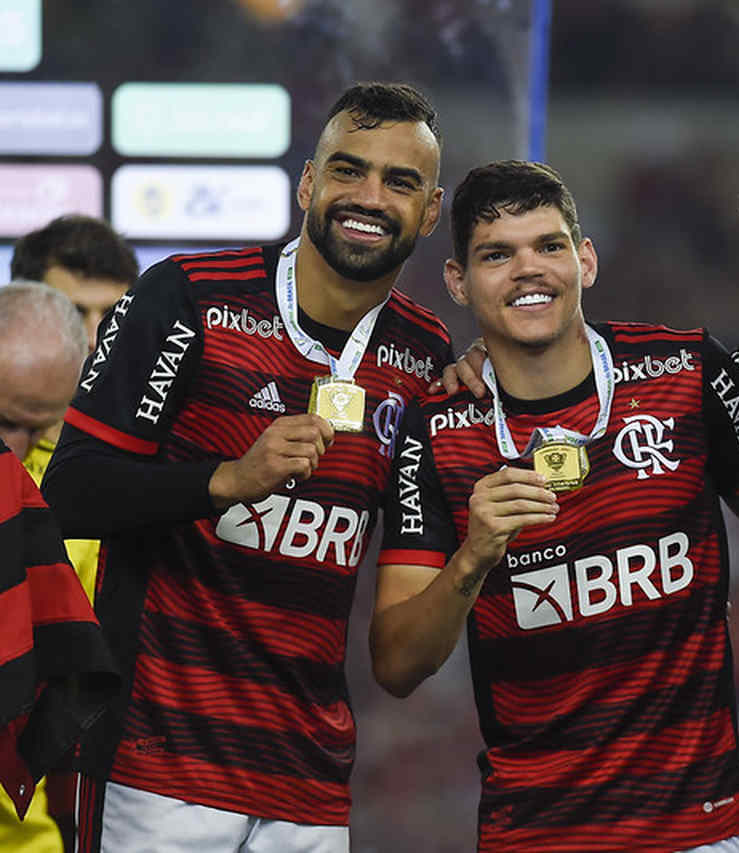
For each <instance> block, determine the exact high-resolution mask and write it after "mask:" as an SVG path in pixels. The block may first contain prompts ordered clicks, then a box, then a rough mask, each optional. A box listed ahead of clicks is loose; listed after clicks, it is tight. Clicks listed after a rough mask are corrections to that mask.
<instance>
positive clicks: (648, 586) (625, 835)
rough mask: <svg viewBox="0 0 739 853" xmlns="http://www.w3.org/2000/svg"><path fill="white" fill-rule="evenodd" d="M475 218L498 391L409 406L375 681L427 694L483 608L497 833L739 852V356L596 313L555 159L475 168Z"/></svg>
mask: <svg viewBox="0 0 739 853" xmlns="http://www.w3.org/2000/svg"><path fill="white" fill-rule="evenodd" d="M452 233H453V238H454V258H453V259H450V260H449V261H447V263H446V267H445V279H446V283H447V287H448V289H449V291H450V293H451V295H452V297H453V298H454V299H455V300H456V301H457V302H459V303H462V304H465V305H468V306H470V307H471V309H472V311H473V312H474V315H475V317H476V319H477V321H478V323H479V325H480V329H481V332H482V335H483V338H484V340H485V344H486V347H487V351H488V359H487V361H486V362H485V365H484V370H483V379H484V381H485V385H486V387H487V398H486V399H483V400H477V399H476V398H475V397H474V396H473V395H472V394H471V393H470V392H469V391H468V390H466V389H462V390H461V391H459V392H458V393H457V394H455V395H454V396H446V397H444V396H441V397H439V396H437V397H435V398H426V399H425V400H424V401H422V402H420V403H419V404H417V405H416V404H413V405H412V406H411V407H409V410H408V411H407V413H406V417H405V420H404V427H403V429H402V431H401V434H400V437H399V439H398V449H397V453H396V461H395V463H394V465H395V469H394V475H395V483H394V490H395V494H394V496H393V497H391V499H390V501H389V507H388V509H387V511H386V514H385V541H384V544H383V550H382V552H381V555H380V563H381V565H380V569H379V574H378V582H377V595H376V606H375V613H374V616H373V623H372V628H371V643H372V652H373V664H374V668H375V674H376V677H377V678H378V680H379V682H380V683H381V684H382V685H384V686H385V687H386V688H387V689H388V690H389V691H390V692H391V693H393V694H396V695H399V696H405V695H407V694H409V693H410V692H411V691H413V690H414V689H415V687H416V686H417V685H418V684H419V683H421V682H422V681H423V680H424V679H425V678H427V677H428V676H430V675H431V674H432V673H433V672H435V671H436V670H437V669H438V668H439V667H440V666H441V664H442V663H443V662H444V660H445V659H446V658H447V656H448V655H449V653H450V651H451V650H452V649H453V647H454V646H455V644H456V643H457V640H458V638H459V635H460V633H461V631H462V628H463V626H464V625H465V623H466V624H467V630H468V636H469V643H470V660H471V669H472V677H473V682H474V688H475V698H476V703H477V708H478V713H479V717H480V725H481V730H482V734H483V737H484V740H485V751H484V752H483V753H481V755H480V757H479V766H480V769H481V772H482V797H481V801H480V807H479V847H478V849H479V850H480V851H486V853H487V851H493V850H495V851H516V853H521V851H526V853H535V851H542V852H543V851H547V853H549V851H552V850H557V851H562V853H565V851H568V853H574V852H575V851H577V853H593V851H616V850H620V851H631V852H632V853H633V851H660V852H661V853H673V851H687V850H693V851H696V850H699V851H701V853H707V851H716V853H718V851H726V853H728V851H737V850H739V798H738V797H737V791H738V788H739V767H738V765H737V730H736V712H735V694H734V685H733V683H732V662H731V650H730V647H729V636H728V632H727V624H726V607H727V604H726V602H727V596H728V575H729V567H728V565H727V545H726V535H725V530H724V526H723V521H722V516H721V513H720V509H719V498H720V497H722V498H724V499H725V500H726V501H727V502H728V504H729V505H730V506H731V507H732V509H733V510H734V511H735V512H737V510H739V442H738V441H737V435H738V434H739V369H737V363H736V362H737V360H739V357H738V356H737V355H736V354H735V355H734V356H733V360H732V357H730V356H729V355H728V353H727V352H726V351H725V350H724V348H723V347H722V346H721V345H720V344H719V343H717V342H716V341H715V340H714V339H713V338H711V337H710V335H709V334H708V332H707V331H706V330H705V329H700V328H699V329H692V330H689V331H676V330H674V329H670V328H667V327H665V326H657V325H647V324H642V323H625V322H609V323H602V324H597V325H589V324H587V323H586V322H585V320H584V316H583V311H582V306H581V294H582V289H583V288H587V287H591V286H592V285H593V283H594V282H595V277H596V271H597V257H596V252H595V249H594V247H593V244H592V242H591V241H590V240H589V239H588V238H583V237H582V236H581V233H580V227H579V225H578V221H577V213H576V208H575V204H574V201H573V199H572V196H571V195H570V193H569V191H568V190H567V188H566V187H565V186H564V184H563V183H562V181H561V179H560V177H559V175H558V174H557V173H556V172H555V171H554V170H553V169H551V168H550V167H548V166H545V165H542V164H536V163H526V162H520V161H505V162H499V163H493V164H491V165H488V166H485V167H482V168H479V169H474V170H473V171H472V172H470V174H469V175H468V176H467V178H466V179H465V181H464V182H463V183H462V184H461V185H460V187H459V188H458V189H457V191H456V193H455V197H454V201H453V205H452Z"/></svg>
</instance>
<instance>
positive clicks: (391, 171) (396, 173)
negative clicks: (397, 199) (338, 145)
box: [326, 151, 423, 186]
mask: <svg viewBox="0 0 739 853" xmlns="http://www.w3.org/2000/svg"><path fill="white" fill-rule="evenodd" d="M326 162H327V163H336V162H343V163H351V164H352V166H357V167H359V168H360V169H369V168H370V167H371V166H372V164H371V163H370V161H369V160H365V159H364V158H362V157H357V156H356V155H355V154H349V153H347V152H346V151H335V152H334V153H333V154H331V156H330V157H328V158H327V160H326ZM383 174H384V175H385V177H389V176H393V177H396V178H409V179H410V180H412V181H415V182H416V183H417V184H418V185H419V186H422V185H423V175H422V174H421V173H420V172H419V171H418V169H412V168H411V167H410V166H387V167H386V168H384V169H383Z"/></svg>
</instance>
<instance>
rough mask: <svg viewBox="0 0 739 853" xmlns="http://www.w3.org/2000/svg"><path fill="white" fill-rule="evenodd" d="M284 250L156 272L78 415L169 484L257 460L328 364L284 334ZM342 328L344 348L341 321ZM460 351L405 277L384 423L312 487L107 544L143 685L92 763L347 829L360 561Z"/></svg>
mask: <svg viewBox="0 0 739 853" xmlns="http://www.w3.org/2000/svg"><path fill="white" fill-rule="evenodd" d="M281 248H282V247H281V246H266V247H263V248H259V247H256V248H248V249H243V250H227V251H222V252H217V253H208V254H198V255H180V256H176V257H173V258H171V259H168V260H167V261H164V262H162V263H161V264H158V265H156V266H155V267H153V268H152V269H150V270H149V271H148V272H147V273H146V274H145V275H144V276H143V277H142V278H141V280H140V281H139V283H138V284H137V285H136V287H135V288H134V289H133V290H132V291H130V292H129V293H128V294H127V295H126V296H124V297H123V299H122V300H121V301H120V302H119V303H118V305H117V306H116V307H115V309H114V310H113V312H112V314H111V315H110V317H109V318H108V320H107V323H106V324H105V326H104V328H103V329H102V332H101V333H100V334H99V339H98V347H97V350H96V352H95V353H94V354H93V355H92V356H91V357H90V359H89V360H88V364H87V366H86V369H85V370H83V374H82V381H81V384H80V388H79V391H78V394H77V396H76V398H75V400H74V401H73V404H72V407H71V409H70V411H69V413H68V415H67V421H68V422H69V423H70V424H72V425H74V426H75V427H76V428H77V429H80V430H83V431H84V432H86V433H88V434H90V435H93V436H95V437H97V438H98V439H100V440H102V441H104V442H107V443H108V444H110V445H113V446H115V447H117V448H121V449H123V450H127V451H130V452H132V453H134V454H138V455H139V457H141V456H142V455H143V456H146V455H148V456H149V458H150V462H151V464H150V466H149V470H150V473H149V476H150V477H152V478H155V477H156V476H157V466H160V465H171V464H172V463H183V464H191V463H200V462H203V461H205V460H213V459H216V460H221V459H233V458H238V457H240V456H241V455H242V454H244V453H245V452H246V450H247V449H248V448H249V447H250V445H251V444H252V443H253V442H254V441H255V440H256V438H257V437H258V436H259V435H260V434H261V433H262V432H263V431H264V430H265V429H266V427H267V426H268V425H269V424H270V423H271V422H272V421H273V420H274V419H275V418H277V417H279V416H281V415H295V414H300V413H304V412H306V411H307V408H308V400H309V396H310V390H311V385H312V382H313V379H314V378H315V377H316V375H322V374H325V373H327V371H328V368H325V367H322V366H321V365H320V364H316V363H315V362H312V361H309V360H307V359H306V358H305V357H304V356H302V355H301V354H300V353H299V352H298V350H297V349H296V348H295V346H294V345H293V343H292V342H291V340H290V338H289V336H288V335H287V333H286V330H285V326H284V323H283V319H282V318H281V316H280V312H279V310H278V307H277V304H276V296H275V273H276V268H277V262H278V257H279V253H280V250H281ZM303 320H305V322H306V323H308V322H309V319H308V318H303ZM316 325H317V324H316ZM305 328H306V329H308V326H307V325H306V326H305ZM323 332H325V334H326V337H327V340H324V343H325V344H326V345H327V346H328V348H329V349H330V350H331V349H332V343H331V340H328V339H333V338H335V337H337V334H336V330H326V329H325V327H324V329H323ZM338 337H340V338H341V340H340V341H339V342H338V346H339V347H340V346H342V345H343V341H344V339H345V337H346V336H345V335H343V334H342V333H339V334H338ZM333 351H334V354H336V349H335V348H333ZM451 357H452V356H451V348H450V342H449V336H448V333H447V331H446V329H445V327H444V326H443V325H442V324H441V323H440V321H439V320H438V319H437V318H436V317H435V316H434V315H433V314H431V313H430V312H429V311H427V310H425V309H423V308H421V307H420V306H418V305H416V304H415V303H413V302H412V301H411V300H410V299H409V298H407V297H406V296H404V295H403V294H401V293H399V292H397V291H393V292H392V294H391V296H390V299H389V301H388V302H387V304H386V305H385V306H384V308H383V309H382V311H381V313H380V315H379V318H378V320H377V323H376V326H375V329H374V332H373V335H372V337H371V339H370V341H369V345H368V347H367V350H366V352H365V354H364V357H363V359H362V361H361V364H360V366H359V368H358V370H357V372H356V374H355V379H356V381H357V383H358V384H360V385H361V386H363V388H364V389H365V392H366V409H365V417H364V428H363V430H362V431H361V432H357V433H337V434H336V439H335V442H334V444H333V445H332V447H331V448H330V449H329V450H328V451H327V453H326V454H325V455H324V456H323V457H322V458H321V462H320V465H319V467H318V469H317V471H316V472H315V473H314V474H313V476H312V477H311V478H310V479H309V480H307V481H306V482H303V483H296V482H294V481H290V482H288V484H287V485H286V487H284V488H283V489H280V490H278V491H277V492H275V493H274V494H271V495H270V496H269V497H267V498H265V499H264V500H262V501H260V502H258V503H255V504H254V505H243V504H238V505H236V506H234V507H231V509H230V510H229V511H228V512H225V513H223V514H222V515H220V516H219V514H217V513H214V514H213V515H211V516H208V517H204V518H199V519H196V520H188V519H183V521H182V523H181V524H174V525H159V526H153V527H147V526H146V518H142V519H141V527H139V528H137V529H136V530H134V531H128V532H117V533H114V534H113V535H111V536H108V537H107V538H105V539H104V541H103V549H102V554H103V556H102V566H101V570H100V581H99V587H98V590H97V596H96V610H97V613H98V615H99V617H100V619H101V623H102V624H103V627H104V629H105V630H106V631H107V632H108V634H109V635H110V636H111V637H112V638H113V642H114V643H115V651H116V653H117V654H118V655H119V657H120V659H121V662H122V666H123V668H124V671H125V674H126V675H127V677H128V678H129V682H130V683H129V688H130V691H129V694H128V695H127V696H125V699H124V701H122V702H121V703H120V705H119V706H118V707H117V708H116V709H115V713H114V714H112V715H110V716H109V718H108V720H107V722H106V725H105V726H104V727H103V728H101V729H100V732H101V734H99V736H98V739H97V740H92V741H90V744H89V745H88V747H87V748H86V749H85V750H84V751H83V769H85V770H86V771H87V772H89V773H91V774H92V775H103V776H105V775H108V774H109V778H110V779H112V780H114V781H117V782H120V783H123V784H127V785H132V786H135V787H139V788H143V789H145V790H149V791H153V792H155V793H160V794H163V795H167V796H172V797H177V798H180V799H184V800H187V801H190V802H196V803H201V804H204V805H209V806H214V807H217V808H221V809H229V810H233V811H237V812H242V813H247V814H250V815H255V816H262V817H267V818H274V819H284V820H290V821H295V822H298V823H310V824H346V823H347V822H348V814H349V805H350V795H349V788H348V779H349V774H350V770H351V766H352V762H353V757H354V741H355V731H354V720H353V717H352V713H351V709H350V705H349V697H348V692H347V686H346V681H345V676H344V656H345V645H346V632H347V619H348V616H349V611H350V609H351V605H352V598H353V594H354V588H355V581H356V572H357V567H358V566H359V564H360V561H361V560H362V557H363V555H364V553H365V550H366V547H367V544H368V541H369V537H370V535H371V533H372V530H373V528H374V526H375V523H376V519H377V513H378V507H379V506H380V503H381V501H382V500H383V499H384V494H385V492H386V488H387V484H388V481H389V473H390V464H391V458H392V451H393V446H394V442H395V436H396V431H397V427H398V423H399V419H400V417H401V415H402V413H403V411H404V408H405V406H406V405H407V404H408V403H409V402H410V400H411V399H412V398H413V397H414V396H416V395H418V394H419V393H421V392H422V391H423V390H425V388H426V387H427V384H428V382H429V380H431V379H433V378H434V377H436V376H437V375H438V373H439V372H440V369H441V368H442V367H443V366H444V364H446V363H447V361H448V359H450V358H451ZM64 440H65V439H64V436H63V437H62V444H63V443H64ZM99 476H100V477H105V470H101V471H100V474H99ZM145 488H146V484H145V483H142V489H145ZM131 499H132V500H135V497H134V496H132V498H131ZM112 751H114V755H113V756H112V767H109V762H110V759H111V752H112ZM106 762H107V764H108V766H106Z"/></svg>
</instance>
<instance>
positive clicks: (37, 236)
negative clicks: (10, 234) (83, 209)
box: [10, 214, 139, 286]
mask: <svg viewBox="0 0 739 853" xmlns="http://www.w3.org/2000/svg"><path fill="white" fill-rule="evenodd" d="M51 266H60V267H63V268H64V269H67V270H70V271H72V272H75V273H80V274H82V275H83V276H84V277H86V278H89V277H95V278H112V279H113V280H114V281H120V282H125V283H126V284H127V285H129V286H130V285H132V284H133V283H134V282H135V281H136V278H137V277H138V274H139V264H138V261H137V260H136V255H135V254H134V252H133V249H132V248H131V247H130V246H129V245H128V243H127V242H126V241H125V240H124V238H123V237H122V236H121V235H120V234H118V232H117V231H115V230H114V229H113V228H112V227H111V226H110V225H109V224H108V223H107V222H105V220H103V219H96V218H95V217H94V216H83V215H81V214H70V215H66V216H59V217H57V218H56V219H53V220H52V221H51V222H49V224H48V225H45V226H44V227H43V228H39V229H38V230H36V231H31V232H29V233H28V234H26V235H25V236H23V237H21V238H20V239H19V240H18V241H17V242H16V244H15V247H14V249H13V257H12V259H11V261H10V275H11V277H12V278H14V279H31V280H36V281H42V280H43V278H44V276H45V275H46V272H47V270H48V269H49V267H51Z"/></svg>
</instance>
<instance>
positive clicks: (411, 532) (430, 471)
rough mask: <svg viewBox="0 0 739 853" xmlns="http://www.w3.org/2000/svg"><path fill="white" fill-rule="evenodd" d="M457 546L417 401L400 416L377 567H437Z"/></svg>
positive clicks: (443, 563) (444, 561) (441, 564)
mask: <svg viewBox="0 0 739 853" xmlns="http://www.w3.org/2000/svg"><path fill="white" fill-rule="evenodd" d="M456 548H457V535H456V531H455V528H454V523H453V520H452V515H451V512H450V511H449V509H448V507H447V504H446V501H445V500H444V495H443V491H442V488H441V483H440V480H439V476H438V473H437V470H436V466H435V464H434V459H433V454H432V450H431V445H430V442H429V438H428V433H427V431H426V427H425V423H424V419H423V413H422V410H421V407H420V404H419V403H418V401H415V400H414V401H413V402H411V404H410V405H409V407H408V409H407V410H406V412H405V416H404V417H403V422H402V425H401V428H400V432H399V435H398V443H397V445H396V451H395V457H394V459H393V467H392V474H391V478H390V486H389V489H388V494H387V496H386V503H385V515H384V523H383V542H382V549H381V552H380V557H379V560H378V562H379V564H380V565H383V564H387V563H398V564H404V565H405V564H408V565H424V566H431V567H436V568H439V569H440V568H442V567H443V566H444V565H445V563H446V562H447V559H448V558H449V556H450V555H451V554H452V553H454V551H455V550H456Z"/></svg>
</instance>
